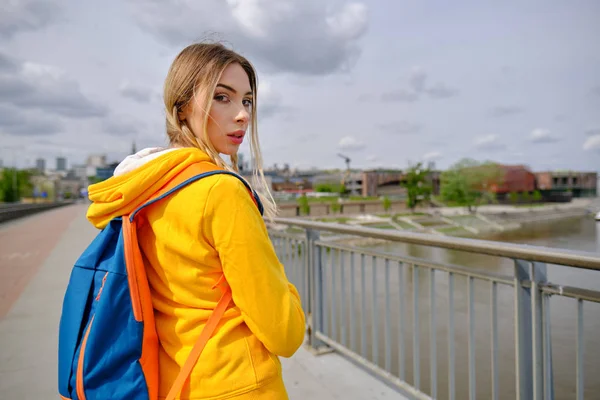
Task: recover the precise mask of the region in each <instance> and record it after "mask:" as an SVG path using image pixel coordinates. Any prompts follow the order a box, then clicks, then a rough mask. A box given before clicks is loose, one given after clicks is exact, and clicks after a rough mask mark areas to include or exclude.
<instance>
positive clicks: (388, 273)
mask: <svg viewBox="0 0 600 400" xmlns="http://www.w3.org/2000/svg"><path fill="white" fill-rule="evenodd" d="M275 224H276V225H277V226H279V227H282V226H287V227H288V228H291V227H293V228H292V229H295V231H296V232H295V233H294V232H292V233H290V232H283V231H282V230H279V229H274V227H271V229H270V235H271V238H272V240H273V243H274V246H275V248H276V251H277V252H278V256H279V257H280V260H282V262H283V264H284V265H285V268H286V273H287V274H288V278H289V279H290V281H291V282H292V283H294V284H295V285H296V287H297V288H298V290H299V292H300V294H301V297H302V304H303V307H304V310H305V312H306V315H307V323H308V340H309V345H310V346H311V347H313V348H315V349H321V348H330V349H333V350H335V351H337V352H339V353H341V354H343V355H344V356H346V357H348V358H350V359H351V360H353V361H354V362H356V363H358V364H359V365H361V366H362V367H364V368H365V369H367V370H368V371H370V372H371V373H373V374H375V375H376V376H378V377H379V378H381V379H382V380H384V381H385V382H386V383H387V384H389V385H392V386H394V387H396V388H397V389H399V390H400V391H401V392H403V393H404V394H406V395H408V396H410V397H413V398H418V399H430V398H441V397H442V392H443V394H444V396H443V398H448V399H457V398H467V397H468V398H469V399H471V400H473V399H475V398H482V397H481V396H482V393H481V392H479V393H478V391H477V390H478V389H479V390H482V389H481V387H478V383H480V381H481V383H480V384H481V385H483V384H484V383H485V387H486V389H485V394H484V396H485V398H490V399H500V398H502V397H503V398H507V396H509V397H510V398H517V399H522V400H524V399H554V374H553V366H554V363H553V357H552V354H553V347H552V332H551V318H550V297H551V296H553V295H554V296H561V297H568V298H572V299H575V300H576V307H574V310H576V321H577V322H576V326H575V328H574V330H575V337H576V344H575V347H576V349H575V353H576V354H575V359H576V360H575V361H576V362H575V365H576V374H575V380H576V382H575V388H576V389H575V394H576V398H577V399H583V398H584V356H585V354H584V346H583V343H584V335H583V332H584V331H583V322H584V314H583V306H584V303H585V302H593V303H600V292H598V291H594V290H585V289H581V288H576V287H568V286H559V285H555V284H552V283H549V282H548V281H547V266H546V265H547V264H553V265H560V266H566V267H573V268H577V269H583V270H588V271H599V270H600V255H599V254H595V253H576V252H572V251H567V250H561V249H552V248H543V247H537V246H525V245H516V244H506V243H499V242H491V241H482V240H472V239H462V238H452V237H444V236H437V235H427V234H419V233H412V232H400V231H392V232H390V231H386V230H382V229H372V228H364V227H353V226H349V225H341V224H329V223H320V222H312V221H306V220H296V219H283V218H279V219H276V220H275ZM286 231H289V229H286ZM321 232H328V233H334V234H338V235H340V234H341V235H350V236H349V237H354V238H356V237H363V238H370V239H372V238H375V239H383V240H386V241H390V242H399V243H409V244H415V245H423V246H428V247H434V248H441V249H450V250H458V251H463V252H468V253H476V254H485V255H488V256H495V257H502V258H504V259H509V260H511V263H512V271H514V272H513V273H512V274H510V275H508V274H498V273H492V272H490V271H486V270H485V269H475V268H467V267H464V266H457V265H450V264H445V263H438V262H433V261H431V260H427V259H421V258H415V257H409V256H404V255H398V254H390V253H385V252H382V251H374V250H372V249H369V248H364V247H356V246H350V245H346V244H340V243H337V241H334V240H331V239H329V240H324V238H322V237H321ZM594 273H595V272H594ZM459 277H464V278H465V285H464V288H462V287H461V289H460V290H457V289H456V288H457V285H458V284H459V283H460V284H461V285H462V279H461V280H460V281H457V279H458V278H459ZM483 283H485V286H483V287H482V286H481V285H482V284H483ZM476 284H477V285H476ZM444 289H445V290H444ZM502 290H504V291H502ZM476 293H477V297H478V298H482V297H483V298H484V299H485V300H484V301H483V302H481V301H479V300H478V302H475V298H476ZM461 296H462V298H461ZM440 297H442V298H443V300H442V301H440ZM465 297H466V298H465ZM459 299H460V300H461V301H462V300H464V301H465V302H466V313H465V314H466V324H465V326H464V327H465V329H466V332H467V335H466V336H467V337H466V350H467V351H466V353H467V354H466V363H467V368H466V371H467V373H466V375H467V376H466V377H465V378H466V379H465V380H466V382H462V383H461V384H460V385H457V371H458V372H459V373H460V374H461V376H462V375H464V371H465V369H464V368H459V365H458V362H457V355H456V351H457V348H460V346H461V344H462V342H464V340H465V338H464V337H462V335H461V336H460V337H459V336H457V335H456V330H457V319H458V318H461V319H460V321H462V316H463V314H462V313H461V312H460V310H458V308H459V306H458V304H457V303H458V300H459ZM444 302H447V304H444ZM499 303H500V304H499ZM461 304H462V302H461ZM510 304H512V305H513V307H514V309H513V310H510ZM499 306H500V307H499ZM409 310H410V312H409ZM457 310H458V311H457ZM507 313H509V314H507ZM442 314H446V315H447V323H446V324H443V323H441V322H440V319H439V315H442ZM457 314H458V316H457ZM500 315H508V317H506V318H504V317H502V318H503V319H502V321H501V322H500ZM482 318H485V319H487V322H485V321H484V322H482ZM460 321H459V324H460V323H461V322H460ZM510 322H512V323H513V324H514V335H512V338H514V343H513V344H512V345H514V351H513V352H512V354H514V360H511V363H512V367H511V366H510V365H508V367H507V366H506V364H507V362H506V360H505V358H506V354H505V353H506V352H505V351H503V352H502V353H500V350H499V329H498V327H499V323H502V325H503V326H504V325H505V324H508V323H510ZM460 327H461V329H462V328H463V326H462V325H460ZM427 330H428V333H429V334H428V337H427V339H426V340H427V341H428V345H427V346H423V344H422V343H421V340H422V339H424V336H423V332H425V331H427ZM487 332H489V344H484V345H481V342H482V341H483V340H484V339H485V335H486V334H487ZM444 336H445V341H444ZM485 340H487V339H485ZM407 342H409V343H412V346H411V347H412V348H411V347H409V346H407ZM505 342H506V338H503V345H504V343H505ZM508 343H509V344H508V345H507V346H508V347H510V346H511V344H510V343H511V340H510V338H509V339H508ZM444 345H445V346H446V354H445V357H442V356H444V355H443V354H442V353H441V352H439V348H440V347H443V346H444ZM482 348H483V349H487V350H486V351H487V353H488V355H489V365H480V364H482V363H480V364H479V365H476V351H477V353H478V354H480V353H481V349H482ZM440 358H445V359H446V360H445V361H446V365H442V364H441V363H439V362H438V359H440ZM500 362H502V364H503V365H504V373H503V374H502V378H503V379H504V380H503V382H506V381H511V380H513V379H514V385H511V386H512V388H507V387H506V386H507V385H505V384H502V385H501V376H500V375H501V374H500V372H501V371H500V366H499V364H500ZM411 363H412V369H411V368H410V364H411ZM484 364H487V363H484ZM460 367H463V365H460ZM480 367H482V368H481V369H480ZM512 368H514V373H512ZM485 370H489V371H488V374H487V377H485V376H483V375H482V372H481V371H485ZM507 370H508V371H510V374H509V375H512V378H511V377H510V376H509V377H508V378H507V377H506V376H505V375H506V371H507ZM440 371H441V372H442V374H440ZM424 378H427V379H424ZM426 381H427V382H428V383H429V384H428V385H426V383H427V382H426ZM442 381H443V385H442V384H441V383H440V382H442ZM483 381H485V382H483ZM459 386H460V387H459ZM459 389H460V390H461V391H462V392H464V393H463V394H462V395H461V394H460V393H459V394H458V395H457V392H458V391H459ZM512 390H514V392H512ZM502 391H505V392H508V395H507V394H506V393H505V394H503V393H502ZM478 394H479V395H478Z"/></svg>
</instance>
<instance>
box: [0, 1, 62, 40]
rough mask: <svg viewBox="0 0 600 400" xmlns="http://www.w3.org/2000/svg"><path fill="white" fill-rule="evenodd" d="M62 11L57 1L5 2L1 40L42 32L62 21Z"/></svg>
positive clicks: (0, 21) (1, 19) (2, 13)
mask: <svg viewBox="0 0 600 400" xmlns="http://www.w3.org/2000/svg"><path fill="white" fill-rule="evenodd" d="M62 10H63V7H62V5H61V4H58V3H57V2H56V1H52V2H50V1H47V0H16V1H15V0H12V1H11V0H8V1H5V2H3V4H2V12H1V13H0V38H4V39H11V38H12V37H14V36H15V35H17V34H18V33H21V32H32V31H37V30H41V29H43V28H45V27H47V26H49V25H51V24H53V23H56V22H58V21H61V20H62V19H63V17H62Z"/></svg>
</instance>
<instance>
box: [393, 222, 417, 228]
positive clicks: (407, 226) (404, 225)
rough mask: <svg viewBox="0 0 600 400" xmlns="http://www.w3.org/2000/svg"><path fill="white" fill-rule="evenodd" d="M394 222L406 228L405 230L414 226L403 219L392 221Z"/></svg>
mask: <svg viewBox="0 0 600 400" xmlns="http://www.w3.org/2000/svg"><path fill="white" fill-rule="evenodd" d="M394 223H395V224H396V225H398V226H399V227H401V228H402V229H406V230H408V229H414V228H415V227H414V226H412V225H411V224H409V223H407V222H404V221H394Z"/></svg>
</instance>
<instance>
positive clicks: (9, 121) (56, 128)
mask: <svg viewBox="0 0 600 400" xmlns="http://www.w3.org/2000/svg"><path fill="white" fill-rule="evenodd" d="M62 129H63V124H62V122H61V121H60V119H58V118H56V117H51V116H47V115H40V114H39V113H31V112H28V111H26V110H21V109H19V108H16V107H12V106H10V105H5V104H0V133H6V134H9V135H15V136H22V135H25V136H36V135H40V136H41V135H52V134H55V133H58V132H60V131H61V130H62Z"/></svg>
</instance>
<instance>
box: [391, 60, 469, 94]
mask: <svg viewBox="0 0 600 400" xmlns="http://www.w3.org/2000/svg"><path fill="white" fill-rule="evenodd" d="M428 79H429V76H428V74H427V72H426V71H425V69H423V68H422V67H420V66H415V67H413V68H412V70H411V72H410V74H409V77H408V86H409V89H404V88H400V89H396V90H392V91H388V92H385V93H383V94H382V95H381V100H382V101H384V102H401V103H413V102H415V101H418V100H420V99H421V96H429V98H431V99H447V98H450V97H454V96H456V95H458V93H459V90H458V89H455V88H452V87H450V86H448V85H446V84H444V83H441V82H437V83H435V84H433V85H428V84H427V80H428Z"/></svg>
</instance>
